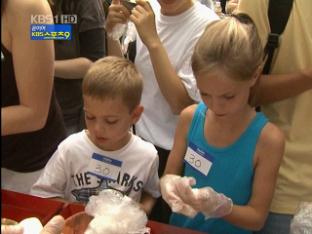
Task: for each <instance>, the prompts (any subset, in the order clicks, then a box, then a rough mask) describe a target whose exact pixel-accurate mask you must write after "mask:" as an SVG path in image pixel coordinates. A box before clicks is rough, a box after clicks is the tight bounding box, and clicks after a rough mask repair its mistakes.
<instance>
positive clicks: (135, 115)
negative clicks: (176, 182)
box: [131, 105, 144, 124]
mask: <svg viewBox="0 0 312 234" xmlns="http://www.w3.org/2000/svg"><path fill="white" fill-rule="evenodd" d="M143 110H144V107H143V106H141V105H137V106H136V107H135V108H134V109H133V111H132V113H131V118H132V124H135V123H136V122H138V121H139V119H140V117H141V115H142V113H143Z"/></svg>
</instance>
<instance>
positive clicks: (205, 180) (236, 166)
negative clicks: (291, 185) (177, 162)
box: [170, 102, 268, 234]
mask: <svg viewBox="0 0 312 234" xmlns="http://www.w3.org/2000/svg"><path fill="white" fill-rule="evenodd" d="M206 111H207V107H206V106H205V104H204V103H203V102H201V103H199V104H198V106H197V109H196V111H195V113H194V117H193V120H192V123H191V126H190V129H189V132H188V136H187V140H188V149H189V148H190V147H191V148H192V149H194V148H196V150H199V152H203V155H204V157H205V158H206V159H208V160H209V161H210V162H211V163H212V164H211V166H210V169H209V172H208V174H207V173H206V174H207V175H205V174H203V173H202V172H200V171H198V170H197V169H195V168H194V167H192V166H191V165H190V164H189V163H188V162H186V161H184V175H185V176H192V177H194V178H195V179H196V185H195V187H196V188H201V187H205V186H210V187H212V188H213V189H214V190H215V191H217V192H218V193H223V194H224V195H226V196H227V197H230V198H231V199H232V200H233V203H234V204H235V205H246V204H247V203H248V201H249V199H250V196H251V192H252V183H253V175H254V171H253V157H254V153H255V149H256V144H257V141H258V138H259V136H260V133H261V131H262V129H263V127H264V126H265V124H266V123H267V122H268V120H267V118H266V117H265V116H264V114H263V113H260V112H257V114H256V116H255V118H254V119H253V120H252V121H251V122H250V124H249V126H248V127H247V128H246V130H245V131H244V132H243V133H242V134H241V136H240V137H239V138H238V139H237V140H236V141H235V142H234V143H233V144H231V145H229V146H227V147H224V148H217V147H214V146H212V145H209V144H208V142H207V141H206V139H205V137H204V123H205V117H206ZM170 223H171V224H173V225H176V226H180V227H185V228H190V229H194V230H199V231H204V232H207V233H209V234H228V233H229V234H251V233H252V232H251V231H248V230H245V229H241V228H238V227H236V226H234V225H232V224H230V223H228V222H226V221H225V220H223V219H222V218H213V219H207V220H205V218H204V216H203V215H202V214H201V213H199V214H197V215H196V216H195V217H194V218H193V219H190V218H187V217H185V216H183V215H180V214H177V213H173V214H172V215H171V218H170Z"/></svg>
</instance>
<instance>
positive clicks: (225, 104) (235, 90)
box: [196, 70, 255, 118]
mask: <svg viewBox="0 0 312 234" xmlns="http://www.w3.org/2000/svg"><path fill="white" fill-rule="evenodd" d="M196 81H197V86H198V89H199V91H200V94H201V97H202V100H203V102H204V103H205V104H206V106H207V107H208V109H209V110H210V111H212V112H213V113H214V115H215V116H216V117H218V118H227V117H230V118H231V116H233V115H235V114H237V113H239V112H241V111H244V110H245V109H246V107H248V99H249V94H250V88H251V87H252V85H253V84H254V82H255V79H252V80H248V81H236V80H234V79H232V78H230V77H228V76H227V75H226V74H225V73H223V72H220V71H219V70H214V71H212V72H202V73H201V74H199V75H198V76H197V79H196Z"/></svg>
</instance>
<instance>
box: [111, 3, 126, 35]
mask: <svg viewBox="0 0 312 234" xmlns="http://www.w3.org/2000/svg"><path fill="white" fill-rule="evenodd" d="M129 16H130V12H129V10H128V9H127V8H126V7H125V6H124V5H122V4H121V3H120V0H112V3H111V5H110V6H109V8H108V15H107V17H106V20H105V30H106V32H107V33H111V32H112V30H113V28H114V27H115V25H117V24H125V23H127V21H128V19H129Z"/></svg>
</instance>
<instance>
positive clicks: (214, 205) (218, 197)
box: [190, 187, 233, 219]
mask: <svg viewBox="0 0 312 234" xmlns="http://www.w3.org/2000/svg"><path fill="white" fill-rule="evenodd" d="M192 192H193V194H194V200H193V201H190V204H191V206H192V207H193V208H194V209H195V210H197V211H200V212H202V213H203V214H204V215H205V217H206V219H208V218H218V217H223V216H225V215H228V214H230V213H231V212H232V208H233V202H232V200H231V199H230V198H228V197H226V196H225V195H224V194H222V193H217V192H216V191H214V190H213V189H212V188H210V187H204V188H200V189H192Z"/></svg>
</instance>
